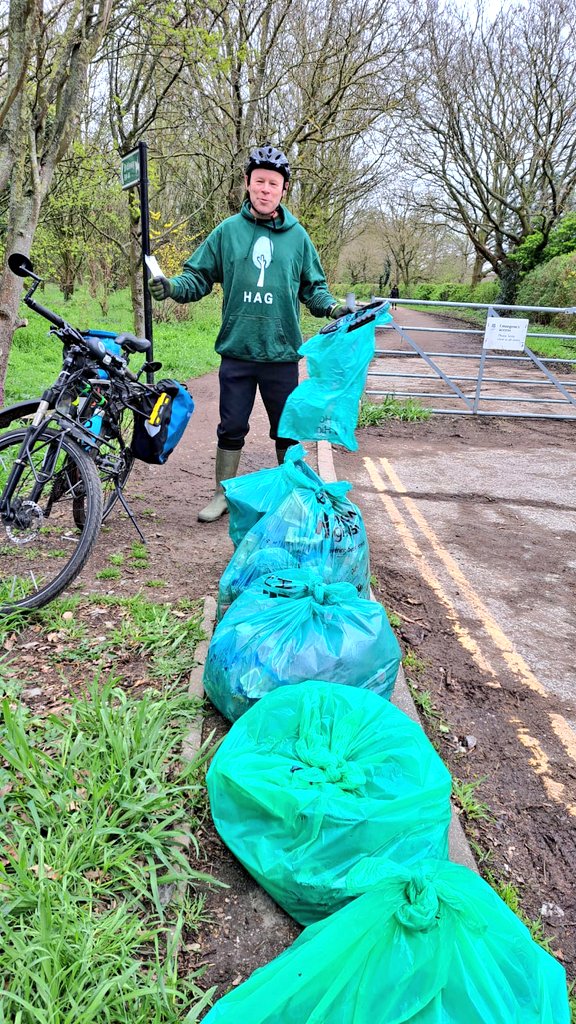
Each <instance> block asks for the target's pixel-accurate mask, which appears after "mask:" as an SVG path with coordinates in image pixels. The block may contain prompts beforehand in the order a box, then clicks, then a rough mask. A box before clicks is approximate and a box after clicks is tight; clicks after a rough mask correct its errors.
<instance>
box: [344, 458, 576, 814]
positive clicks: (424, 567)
mask: <svg viewBox="0 0 576 1024" xmlns="http://www.w3.org/2000/svg"><path fill="white" fill-rule="evenodd" d="M380 463H381V465H382V468H383V470H384V472H385V473H386V476H387V477H388V480H389V481H390V483H391V485H392V487H393V488H394V490H395V491H396V493H397V495H398V497H399V499H401V500H402V502H403V503H404V505H405V507H406V509H407V511H408V512H409V514H410V516H411V517H412V519H413V521H414V522H415V523H416V525H417V526H418V528H419V529H420V530H421V532H422V533H423V534H424V536H425V537H426V538H427V540H428V542H429V543H430V546H431V547H432V550H433V551H434V552H435V554H436V555H437V556H438V557H439V558H440V560H441V561H442V563H443V564H444V566H445V567H446V569H447V571H448V573H449V574H450V576H451V577H452V579H453V580H454V581H455V582H456V583H457V585H458V587H459V588H460V590H461V591H462V592H463V594H464V596H465V597H466V599H467V601H468V603H469V604H470V606H471V607H472V608H473V610H474V611H475V612H476V615H477V616H478V617H479V619H480V621H481V623H482V625H483V626H484V629H485V630H486V633H487V634H488V636H489V637H490V638H491V640H492V641H493V643H494V644H495V646H496V648H497V649H498V650H499V651H500V653H501V654H502V656H503V658H504V660H505V661H506V663H507V665H508V667H509V668H510V669H511V671H512V672H513V673H514V674H515V675H517V676H519V677H520V679H521V680H522V681H523V682H524V683H526V685H528V686H529V687H530V689H531V690H534V691H535V692H536V693H539V694H540V695H541V696H543V697H546V698H548V697H549V694H548V691H547V690H546V689H545V687H544V686H543V685H542V683H541V682H540V680H539V679H537V678H536V676H535V675H534V673H533V672H532V671H531V670H530V668H529V667H528V665H527V664H526V662H525V661H524V659H523V658H522V656H521V655H520V654H518V652H517V651H516V650H515V649H514V646H513V644H512V643H511V642H510V640H509V639H508V637H507V636H506V634H505V633H504V632H503V630H502V629H501V628H500V626H499V625H498V623H497V622H496V620H495V619H494V616H493V615H492V613H491V612H490V611H489V610H488V608H487V607H486V605H485V604H484V602H483V601H482V600H481V599H480V597H479V596H478V595H477V593H476V591H475V590H474V589H473V588H472V586H471V584H470V583H469V581H468V580H467V578H466V576H464V574H463V572H462V570H461V569H460V567H459V565H458V564H457V563H456V561H455V560H454V559H453V558H452V556H451V555H450V554H449V553H448V551H446V549H445V548H444V547H443V545H442V544H441V543H440V541H439V539H438V537H437V535H436V534H435V533H434V531H433V530H432V528H431V527H430V526H429V525H428V523H427V521H426V519H425V518H424V516H423V515H422V513H421V512H420V510H419V509H418V508H417V507H416V505H415V503H414V501H413V500H412V499H411V498H410V497H409V496H408V495H407V494H406V490H405V488H404V486H403V484H402V482H401V480H400V478H399V477H398V476H397V474H396V473H395V471H394V470H393V468H392V466H391V465H390V463H389V462H388V460H387V459H383V458H382V459H380ZM364 465H365V466H366V470H367V472H368V475H369V476H370V479H371V481H372V483H373V485H374V487H375V489H376V491H377V492H378V496H379V498H380V500H381V501H382V503H383V505H384V506H385V508H386V511H387V512H388V515H389V517H390V519H391V521H392V523H393V525H394V526H395V528H396V530H397V531H398V533H399V534H400V536H401V538H402V540H403V542H404V545H405V547H406V549H407V551H408V552H409V554H410V555H411V557H412V558H413V560H414V561H415V562H416V564H417V566H418V569H419V571H420V574H421V575H422V577H423V579H424V580H425V581H426V582H427V583H428V584H429V586H430V587H431V588H432V589H433V590H434V592H435V594H436V595H437V597H438V598H439V600H440V601H441V602H442V604H443V605H444V607H445V608H446V609H447V614H448V617H449V619H450V621H451V623H452V626H453V628H454V631H455V633H456V636H457V638H458V640H459V641H460V643H461V644H462V646H463V647H464V648H465V649H466V650H467V651H468V652H469V653H470V654H471V655H472V656H473V658H474V660H475V661H476V664H477V665H478V666H479V667H480V668H481V669H482V670H483V671H484V672H487V673H488V674H489V675H491V676H492V680H489V681H487V685H488V686H493V687H497V686H499V685H500V684H499V683H498V682H495V681H494V679H495V677H496V672H495V671H494V668H493V667H492V665H491V664H490V662H489V661H488V659H487V658H486V657H485V656H484V654H483V653H482V651H481V650H480V648H479V646H478V644H477V643H476V641H475V640H474V638H473V637H472V636H471V635H470V633H469V632H468V630H467V629H465V627H463V626H462V625H461V623H460V621H459V618H458V614H459V613H458V612H457V609H456V607H455V606H454V604H453V603H452V601H451V599H450V598H449V597H448V595H447V594H446V592H445V591H444V589H443V587H442V584H441V583H440V581H439V579H438V577H437V576H436V574H435V572H434V570H433V569H432V567H431V565H430V564H429V562H428V561H427V559H426V557H425V555H424V553H423V551H422V549H421V547H420V546H419V544H418V542H417V540H416V538H415V536H414V533H413V532H412V530H411V529H410V527H409V526H408V525H407V523H406V522H405V520H404V518H403V516H402V513H401V512H400V511H399V510H398V508H397V507H396V505H395V503H394V501H393V499H392V498H391V497H390V495H389V493H388V492H387V487H386V484H385V482H384V481H383V480H382V477H381V476H380V474H379V472H378V469H377V468H376V466H375V464H374V462H373V461H372V459H369V458H365V459H364ZM548 718H549V721H550V724H551V726H552V729H553V731H554V733H555V735H556V736H557V738H558V739H559V740H560V742H561V743H562V745H563V747H564V749H565V750H566V753H567V754H568V756H569V757H570V758H571V759H572V760H573V761H576V734H575V733H574V730H573V729H572V728H571V727H570V725H569V724H568V722H567V721H566V719H565V718H563V717H562V715H559V714H554V713H553V712H549V714H548ZM522 728H523V729H524V727H522ZM526 737H528V733H527V731H526V730H524V738H522V736H520V737H519V738H520V739H521V740H522V742H523V743H524V745H525V746H528V743H527V742H525V739H526ZM529 739H530V742H531V743H532V742H533V744H537V742H538V741H537V740H534V741H532V738H531V737H529ZM538 747H539V751H540V753H541V756H542V757H543V758H546V763H547V765H548V766H549V761H548V759H547V757H546V754H545V753H544V751H543V750H542V748H541V747H540V746H539V745H538ZM546 772H547V768H546V769H545V770H542V771H540V772H539V774H541V775H542V776H543V778H544V776H546V779H548V776H547V774H546ZM546 786H547V792H549V795H550V796H553V791H555V792H558V789H557V787H558V786H560V787H561V789H562V790H563V789H564V787H563V786H562V785H561V783H556V782H554V780H553V779H548V781H547V783H546ZM553 799H559V800H560V801H561V802H562V803H564V802H565V801H564V800H562V798H561V797H559V796H554V797H553ZM573 807H574V805H569V807H568V809H569V810H570V813H571V814H572V813H576V809H571V808H573Z"/></svg>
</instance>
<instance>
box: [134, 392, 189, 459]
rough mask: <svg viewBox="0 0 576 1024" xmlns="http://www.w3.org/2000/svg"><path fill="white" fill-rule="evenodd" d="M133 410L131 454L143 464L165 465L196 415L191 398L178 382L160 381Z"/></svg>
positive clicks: (142, 397)
mask: <svg viewBox="0 0 576 1024" xmlns="http://www.w3.org/2000/svg"><path fill="white" fill-rule="evenodd" d="M133 408H134V434H133V436H132V443H131V445H130V447H131V449H132V454H133V455H134V457H135V458H136V459H140V461H141V462H149V463H151V464H153V465H162V464H163V463H164V462H166V459H167V458H168V456H169V455H170V454H171V452H173V451H174V449H175V447H176V445H177V444H178V442H179V441H180V439H181V437H182V435H183V433H184V431H185V430H186V427H187V426H188V422H189V420H190V417H191V415H192V413H193V412H194V400H193V398H192V395H190V394H189V393H188V391H187V390H186V388H185V386H184V385H183V384H179V383H178V381H177V380H159V381H158V383H157V384H153V385H152V386H151V387H150V388H149V389H148V390H147V391H146V393H145V394H143V395H142V396H141V399H140V401H139V403H138V407H137V408H136V407H133Z"/></svg>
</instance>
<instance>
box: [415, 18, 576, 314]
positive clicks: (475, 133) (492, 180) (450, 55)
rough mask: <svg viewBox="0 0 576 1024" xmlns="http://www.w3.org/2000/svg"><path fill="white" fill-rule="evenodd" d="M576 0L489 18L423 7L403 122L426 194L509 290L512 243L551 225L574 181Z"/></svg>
mask: <svg viewBox="0 0 576 1024" xmlns="http://www.w3.org/2000/svg"><path fill="white" fill-rule="evenodd" d="M575 15H576V4H575V3H574V0H555V3H554V4H548V3H547V2H546V0H528V3H527V4H526V6H524V5H518V6H513V7H509V8H507V9H504V10H501V11H500V13H499V14H498V16H497V17H496V18H495V20H494V22H493V23H490V22H488V21H487V20H486V19H485V18H484V16H483V15H482V10H481V9H480V11H479V13H478V16H477V17H476V18H475V19H474V20H473V21H470V20H468V17H467V16H465V15H462V14H458V13H457V12H455V11H454V10H450V9H448V10H445V11H443V12H442V11H440V10H439V9H438V8H437V7H436V6H434V7H432V6H431V7H430V10H429V17H428V19H427V22H426V35H425V46H423V47H422V49H421V50H420V51H419V54H418V59H417V62H416V65H417V70H418V77H419V79H420V82H421V85H420V87H419V88H418V90H417V91H416V93H415V95H414V99H413V102H412V104H411V106H410V109H409V110H408V111H407V113H406V115H405V118H404V120H403V123H402V125H401V126H400V133H401V135H402V143H403V145H402V153H403V156H404V158H405V161H406V163H408V164H409V165H410V166H411V168H412V172H413V173H414V172H415V175H417V176H418V177H419V178H420V181H421V183H423V185H424V186H425V187H426V188H427V194H426V200H425V201H426V205H427V206H428V207H429V208H430V209H432V210H433V211H434V212H435V213H436V214H439V215H440V216H441V217H443V218H445V219H446V220H452V221H454V222H457V223H459V224H460V225H462V226H463V228H464V229H465V231H466V233H467V234H468V236H469V238H470V240H471V242H472V244H473V246H474V249H475V252H476V254H477V263H476V276H479V273H480V268H481V266H482V265H484V264H488V265H489V266H490V268H491V269H492V270H493V271H494V272H495V273H496V274H497V275H498V276H499V277H500V278H501V281H502V286H503V288H504V289H505V290H506V295H507V297H508V298H509V297H511V296H513V294H514V281H515V274H516V268H515V265H514V263H513V261H511V260H510V259H509V255H510V253H512V252H513V251H514V249H515V248H516V247H517V246H518V245H519V244H520V243H521V242H522V240H523V239H524V238H526V237H527V236H528V235H529V234H531V233H533V232H534V231H536V230H538V231H540V232H541V233H542V246H543V247H545V245H546V243H547V240H548V236H549V234H550V230H551V229H552V227H553V226H554V224H555V223H556V221H557V220H558V218H559V217H560V216H561V215H562V213H563V212H564V211H565V210H566V208H567V207H568V205H569V203H570V201H571V197H572V196H573V194H574V189H575V186H576V159H575V157H576V53H575V51H574V47H573V42H572V38H571V26H572V25H573V24H574V18H575Z"/></svg>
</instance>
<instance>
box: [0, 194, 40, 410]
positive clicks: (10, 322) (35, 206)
mask: <svg viewBox="0 0 576 1024" xmlns="http://www.w3.org/2000/svg"><path fill="white" fill-rule="evenodd" d="M13 198H14V197H13ZM14 206H17V212H16V211H15V210H13V209H12V208H13V207H14ZM10 207H11V213H12V214H13V216H12V215H11V214H9V218H8V223H9V225H11V226H12V230H10V227H9V231H8V234H7V236H6V253H7V254H9V253H12V252H21V253H24V255H25V256H28V255H29V254H30V247H31V245H32V239H33V238H34V232H35V231H36V227H37V225H38V218H39V216H40V201H39V198H38V197H37V196H34V195H26V196H21V197H20V198H19V201H17V202H16V203H14V202H11V203H10ZM21 295H22V278H21V277H16V275H15V274H13V273H12V271H11V270H9V269H8V266H7V264H5V265H4V267H3V271H2V274H0V405H4V390H5V380H6V370H7V368H8V357H9V355H10V346H11V344H12V337H13V334H14V331H15V330H16V327H17V324H18V321H19V319H20V316H19V306H20V297H21Z"/></svg>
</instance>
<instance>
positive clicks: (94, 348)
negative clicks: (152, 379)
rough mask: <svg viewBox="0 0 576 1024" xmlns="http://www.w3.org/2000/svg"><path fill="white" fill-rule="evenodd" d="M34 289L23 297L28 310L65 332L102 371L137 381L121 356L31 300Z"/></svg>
mask: <svg viewBox="0 0 576 1024" xmlns="http://www.w3.org/2000/svg"><path fill="white" fill-rule="evenodd" d="M34 288H36V285H34ZM34 288H32V289H30V291H29V292H28V294H27V295H25V296H24V302H25V303H26V305H27V306H28V307H29V308H30V309H33V310H34V312H35V313H39V314H40V316H43V317H44V319H45V320H48V322H49V323H51V324H53V325H54V327H56V328H57V330H59V331H66V333H67V334H69V336H70V339H71V340H73V341H74V342H75V343H76V344H77V345H80V346H81V347H82V348H84V349H86V350H87V351H88V352H89V353H90V355H91V356H92V358H93V359H94V360H95V361H96V362H97V363H99V364H100V365H101V366H103V367H104V369H106V370H115V371H116V372H117V373H121V374H122V375H124V376H126V377H127V378H128V380H130V381H137V380H138V378H137V376H136V374H135V373H132V370H130V369H129V368H128V364H127V362H126V360H125V359H123V358H122V356H117V355H114V353H112V352H110V351H109V350H108V349H107V348H106V346H105V345H104V344H103V343H102V342H101V341H97V340H96V339H95V338H90V337H87V336H86V335H84V334H81V333H80V331H79V330H77V328H76V327H72V324H69V323H68V322H67V321H66V320H64V319H63V318H62V317H61V316H59V315H58V313H53V312H52V310H51V309H48V307H47V306H41V305H40V303H39V302H36V301H35V299H33V298H32V291H33V290H34Z"/></svg>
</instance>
